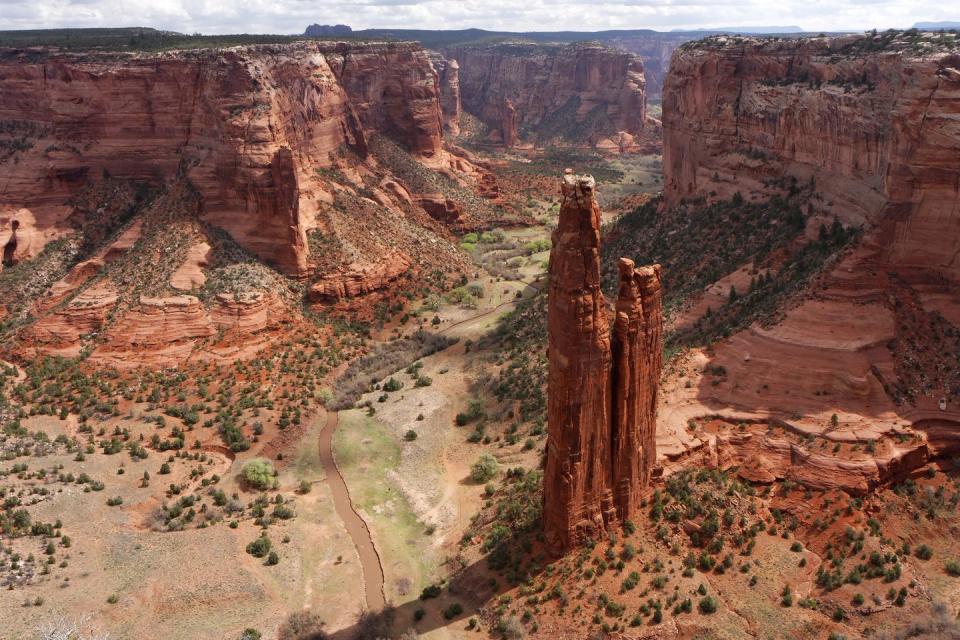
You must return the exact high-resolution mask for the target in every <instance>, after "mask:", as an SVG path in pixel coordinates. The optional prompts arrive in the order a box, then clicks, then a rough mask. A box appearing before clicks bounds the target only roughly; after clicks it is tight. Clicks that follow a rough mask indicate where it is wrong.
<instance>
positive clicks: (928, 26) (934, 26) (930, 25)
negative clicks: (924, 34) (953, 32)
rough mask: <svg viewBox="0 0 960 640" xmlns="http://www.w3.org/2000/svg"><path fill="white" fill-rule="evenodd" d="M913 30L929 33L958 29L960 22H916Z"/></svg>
mask: <svg viewBox="0 0 960 640" xmlns="http://www.w3.org/2000/svg"><path fill="white" fill-rule="evenodd" d="M913 28H914V29H925V30H930V31H940V30H944V29H960V22H957V21H956V20H943V21H941V22H916V23H914V25H913Z"/></svg>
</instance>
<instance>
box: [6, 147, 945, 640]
mask: <svg viewBox="0 0 960 640" xmlns="http://www.w3.org/2000/svg"><path fill="white" fill-rule="evenodd" d="M570 159H571V157H570V156H562V155H559V156H549V155H546V156H545V155H542V154H527V155H525V154H523V153H520V152H517V153H516V154H500V155H497V156H496V157H493V158H491V162H492V166H494V167H495V169H496V171H497V173H498V178H499V180H500V183H501V184H502V185H503V188H504V189H506V190H508V191H509V192H510V193H511V194H512V195H515V196H516V197H518V198H525V200H526V209H527V213H528V214H529V217H530V219H531V220H532V221H533V222H532V223H531V224H530V225H528V226H524V227H519V228H512V229H503V230H498V231H495V232H485V233H483V234H480V233H477V234H468V235H467V236H464V237H461V238H460V240H461V246H462V247H464V249H465V250H466V251H467V253H468V254H469V255H470V256H471V258H472V259H473V261H474V263H475V266H474V269H473V271H474V272H473V274H472V276H473V277H470V278H467V279H466V281H464V282H461V283H459V285H458V286H457V287H456V288H455V289H452V290H448V291H447V292H446V293H445V294H444V295H435V294H431V295H429V296H426V297H424V298H423V299H412V298H411V299H410V300H409V301H408V302H406V304H405V305H404V306H403V308H401V309H396V310H395V311H396V312H395V313H392V314H390V316H389V317H388V318H386V319H384V320H383V321H382V322H378V323H376V324H375V325H374V326H373V327H372V328H371V330H370V333H369V335H356V334H351V333H350V332H349V331H344V332H339V330H338V331H334V332H331V330H330V328H329V327H328V326H326V325H323V326H321V325H320V324H316V325H312V324H310V323H303V324H300V325H297V326H296V328H295V330H292V331H291V333H290V335H289V336H287V337H286V338H280V339H278V340H277V341H276V345H275V346H274V347H272V348H271V349H270V350H268V351H266V352H265V354H266V355H263V356H261V357H259V358H257V359H254V360H251V361H247V362H243V361H238V362H237V363H235V364H233V365H226V364H215V363H192V364H190V365H189V366H185V367H183V368H181V369H166V370H163V371H160V372H156V373H151V374H142V373H133V372H122V373H115V374H114V373H96V372H91V371H89V370H86V369H83V368H82V367H81V366H79V365H71V364H65V363H64V362H61V361H46V360H43V361H41V360H40V359H38V360H37V362H35V363H33V365H32V366H31V367H27V368H25V369H22V368H13V367H8V366H6V365H5V367H4V375H5V380H6V381H7V382H9V383H10V384H11V386H16V385H23V388H24V389H25V391H24V393H23V394H21V395H23V396H24V397H25V398H27V402H26V403H25V406H26V407H28V408H29V409H28V412H29V414H30V415H29V416H27V417H25V418H24V419H22V420H21V421H20V423H19V428H17V429H15V430H12V431H10V432H9V433H7V434H6V435H5V439H4V440H3V441H2V443H3V444H2V448H3V451H4V453H5V454H6V456H5V461H4V462H3V464H2V465H0V469H2V474H0V490H2V493H0V495H2V496H4V497H5V498H6V499H7V500H8V501H10V500H16V501H18V502H14V503H11V504H13V505H17V504H19V505H22V506H23V507H24V509H25V511H26V512H28V515H29V518H30V526H34V527H38V531H39V532H40V533H41V534H43V533H44V532H48V533H49V535H47V536H46V537H38V536H24V537H19V538H15V539H12V540H11V541H10V543H9V545H10V546H8V547H5V548H4V549H3V553H2V555H0V586H3V588H4V590H3V591H0V593H2V594H3V595H2V596H0V619H2V620H3V621H4V625H3V626H2V628H0V638H10V639H14V638H17V639H19V638H30V637H34V634H35V632H36V630H37V629H38V628H41V627H43V626H44V625H50V624H65V625H69V624H81V625H83V626H86V627H88V628H90V629H94V628H96V629H101V630H104V631H109V633H110V637H117V638H164V639H177V638H183V639H188V638H189V639H195V638H211V639H213V638H216V639H220V638H223V639H228V638H238V637H240V636H241V634H242V633H243V632H244V630H245V629H247V628H254V629H257V630H258V631H260V632H262V633H263V634H264V637H267V638H283V639H292V638H299V637H324V636H322V635H319V633H320V632H323V633H326V634H328V636H329V637H332V638H338V639H343V640H346V639H347V638H355V637H360V638H373V637H378V636H380V635H384V636H389V637H399V636H400V635H401V634H403V633H405V632H407V631H408V630H411V629H412V630H414V631H415V632H416V633H417V634H419V637H422V638H430V639H435V640H442V639H456V638H467V637H507V638H520V637H526V636H529V637H542V638H586V637H591V638H592V637H611V638H670V637H681V638H824V639H825V638H828V637H831V638H841V637H845V638H854V637H866V636H879V635H882V633H883V632H886V631H889V630H891V629H896V628H899V627H902V626H905V625H907V624H908V623H910V622H912V621H916V620H921V619H929V620H933V621H935V620H936V619H937V617H936V616H937V615H939V614H937V613H936V611H938V610H937V609H935V605H944V606H945V607H947V609H949V610H950V611H955V610H956V609H957V608H958V607H960V586H958V585H960V581H958V580H960V579H958V578H957V577H956V576H955V573H960V565H956V562H955V561H956V560H957V559H960V542H958V540H960V536H958V535H957V534H958V532H960V518H958V516H957V504H958V502H960V487H958V484H957V481H956V462H955V461H954V460H953V459H952V458H951V456H950V455H949V454H944V455H941V456H939V457H937V458H936V459H935V460H931V461H927V459H926V458H923V459H920V458H919V457H918V456H917V455H916V452H917V451H919V450H920V448H921V445H923V446H926V445H927V444H928V443H933V445H934V446H935V447H940V448H941V449H942V450H943V451H945V452H949V451H951V448H950V447H951V446H952V442H951V441H950V439H949V430H948V429H946V428H945V427H946V426H948V425H952V424H956V422H957V421H958V420H960V416H958V415H957V414H956V413H955V412H953V410H952V409H951V410H948V411H946V412H940V411H934V410H933V409H932V408H931V409H930V410H917V411H915V412H913V413H911V412H909V411H905V410H904V411H901V410H897V409H895V408H891V407H890V406H887V405H883V410H882V411H881V410H874V409H875V405H872V404H871V399H872V398H873V397H874V396H871V395H870V394H871V393H872V392H873V391H875V390H873V391H871V389H870V388H869V384H868V383H866V382H865V383H863V385H866V386H865V387H864V388H865V389H866V390H865V391H864V392H863V393H862V394H861V395H860V396H858V399H857V401H856V402H849V403H846V404H844V406H843V407H842V408H837V407H838V404H837V403H833V402H831V401H830V396H821V395H820V393H819V387H818V386H817V380H815V379H812V377H811V379H800V378H799V376H798V377H797V378H795V379H794V380H793V382H794V384H793V385H792V386H791V387H787V386H785V385H783V384H782V380H783V376H782V375H779V374H780V373H782V372H777V371H776V369H777V368H778V366H779V365H782V364H783V363H784V362H785V361H786V360H787V359H788V355H784V353H785V352H788V351H790V350H791V349H797V350H800V351H803V348H801V347H805V348H809V347H810V344H811V340H814V339H815V338H816V339H819V340H821V341H824V340H825V341H827V342H829V343H830V344H828V345H826V347H828V348H829V349H830V354H832V355H831V356H830V358H831V360H832V361H827V362H824V363H823V365H824V367H825V368H826V369H830V367H833V368H834V369H835V370H836V371H838V373H836V374H835V375H834V377H835V378H839V377H842V375H843V374H842V372H843V371H844V370H845V368H844V366H841V364H838V361H839V360H842V359H843V358H849V359H856V358H857V357H858V355H857V354H858V353H859V352H860V350H862V349H863V348H867V347H870V346H871V345H874V344H875V343H876V342H877V340H878V339H880V338H878V337H877V336H880V337H882V336H885V335H886V333H887V332H888V331H889V326H888V325H889V323H890V322H892V320H890V319H889V318H887V317H885V316H884V315H883V314H880V313H877V314H867V313H864V314H863V315H862V317H861V318H860V319H858V321H857V323H856V324H851V326H850V335H831V336H828V337H826V338H825V337H823V336H820V337H819V338H817V335H816V331H810V330H807V331H804V330H803V327H804V326H806V327H809V326H815V325H816V322H817V321H818V319H821V320H820V321H822V318H823V317H829V316H830V314H836V313H842V309H841V310H840V311H838V310H837V309H833V308H831V305H830V303H829V302H808V303H805V305H804V306H802V307H801V311H800V313H801V314H802V315H801V316H794V318H799V319H795V320H794V322H795V324H791V323H790V322H786V323H783V324H780V325H778V326H777V327H775V328H774V329H764V328H763V327H760V326H756V327H754V328H752V329H750V330H749V331H748V332H744V333H741V334H736V335H735V336H734V338H733V339H731V340H728V341H723V342H720V343H717V344H716V345H712V346H710V347H704V348H685V349H682V350H680V351H679V353H677V354H675V355H673V357H672V359H670V362H669V366H668V367H667V368H666V370H665V373H664V380H663V388H662V392H661V401H660V408H659V412H660V422H659V427H658V434H657V440H658V450H659V453H660V467H661V474H662V477H661V478H660V479H659V480H658V481H657V491H656V493H655V494H654V495H653V496H652V497H651V498H650V500H649V504H648V506H649V511H650V517H649V519H645V520H644V521H643V522H635V523H629V524H628V525H627V526H626V527H625V529H624V531H623V532H622V534H621V535H615V536H611V537H610V538H609V539H606V540H597V541H595V544H593V545H590V546H588V547H586V548H584V549H583V550H582V551H579V552H577V553H574V554H571V555H570V556H568V557H566V558H564V559H562V560H559V561H554V560H552V559H551V558H549V557H548V556H547V555H546V554H545V553H544V551H543V550H542V547H541V541H540V540H539V539H538V537H537V535H536V531H535V529H533V528H531V527H530V526H529V525H530V523H531V522H535V521H536V518H537V517H538V513H539V511H538V509H539V504H540V487H539V464H540V456H541V454H542V452H543V448H544V445H545V438H546V436H545V429H544V425H543V421H542V418H541V417H540V416H541V415H542V404H543V401H544V394H545V387H544V385H543V384H542V378H541V377H539V376H542V370H543V364H542V358H543V354H540V353H537V352H536V348H535V347H536V345H538V344H540V343H538V342H537V340H538V337H537V334H536V332H537V331H538V328H537V322H536V321H534V320H532V318H534V317H535V316H537V314H538V313H539V314H540V315H541V316H542V311H543V308H542V306H538V305H541V304H542V300H543V296H542V295H541V291H542V289H543V287H544V286H545V279H544V276H545V272H546V267H547V259H548V256H549V246H550V244H549V235H550V230H551V228H552V226H553V225H554V224H555V221H556V212H557V208H558V200H559V194H558V188H557V176H558V175H559V172H560V169H561V168H562V166H563V164H565V163H566V161H568V160H570ZM573 159H575V160H580V161H581V162H584V163H585V164H588V165H592V166H584V167H578V169H580V170H583V171H592V172H593V173H595V175H596V176H597V178H598V184H599V187H598V191H599V194H600V197H601V203H602V205H603V209H604V211H605V216H606V217H605V222H611V223H612V222H614V221H615V220H616V219H617V217H618V216H619V215H620V213H622V212H624V211H628V210H632V209H634V208H635V207H637V206H639V205H641V204H642V203H643V202H644V201H646V200H647V199H649V198H650V197H651V194H654V193H656V192H658V191H660V189H661V185H662V178H661V175H660V169H661V162H660V158H659V157H652V156H621V157H618V158H614V159H610V158H600V157H595V156H593V155H590V156H589V157H588V158H586V159H584V158H583V157H582V156H575V157H574V158H573ZM726 278H727V279H726V280H722V281H720V282H719V283H718V284H713V285H711V287H709V288H707V289H705V290H703V291H702V292H700V293H699V294H698V295H697V296H694V298H695V302H694V303H693V304H691V305H689V306H688V307H686V309H685V310H684V311H683V312H682V313H680V314H678V315H677V316H675V318H674V322H676V323H678V324H681V325H682V323H683V322H684V321H685V319H684V318H685V317H686V316H689V317H687V318H686V321H687V322H689V323H690V324H692V323H693V322H694V321H695V319H696V318H697V317H699V316H700V315H702V314H703V313H705V311H706V308H707V307H710V306H713V307H714V308H716V307H718V306H719V305H720V304H721V303H722V301H723V299H724V298H725V296H726V292H727V291H728V289H729V286H730V284H731V283H733V284H735V285H737V286H740V287H745V285H748V284H749V282H750V278H751V274H750V273H749V268H748V267H744V271H743V273H739V274H738V272H737V271H735V272H733V273H731V274H730V275H729V276H727V277H726ZM704 300H706V301H708V302H706V303H703V301H704ZM711 300H712V301H713V302H709V301H711ZM684 314H686V316H684ZM804 319H806V324H804V322H803V321H804ZM423 329H426V330H429V331H430V332H432V333H435V334H437V335H439V336H442V337H443V338H444V339H445V340H443V342H442V343H440V344H438V346H439V348H438V349H428V350H425V351H432V352H431V353H428V354H427V353H425V351H419V350H418V349H419V347H418V346H417V340H418V338H417V336H418V335H419V334H420V332H421V330H423ZM541 338H542V336H541ZM745 341H747V342H749V344H745ZM531 345H532V346H533V347H532V351H531V350H530V348H531ZM798 345H799V346H798ZM819 346H820V347H824V345H823V344H820V345H819ZM377 349H380V351H377ZM807 350H809V349H807ZM370 351H373V353H374V354H375V355H376V356H377V357H375V358H373V360H372V361H371V362H369V363H368V365H369V366H367V365H364V364H363V363H360V364H357V363H356V362H355V361H353V360H352V358H353V356H354V355H355V354H359V353H363V352H370ZM411 354H412V355H411ZM764 359H766V360H769V361H770V365H769V367H770V369H771V370H772V373H771V375H770V380H769V381H768V380H760V379H753V378H751V379H750V383H749V387H748V385H747V381H746V374H744V378H740V377H738V376H737V369H736V366H737V364H738V363H743V362H744V361H745V360H746V361H748V362H754V363H755V362H756V361H758V360H764ZM361 360H362V359H361ZM351 362H353V364H350V363H351ZM383 362H390V363H395V365H396V366H390V367H388V369H389V370H387V371H384V370H382V363H383ZM790 362H791V363H792V364H791V366H792V367H794V369H797V368H798V367H801V365H800V364H797V361H796V360H795V359H794V360H790ZM321 364H322V373H321V368H320V365H321ZM810 364H811V363H809V362H807V363H806V365H810ZM806 365H804V366H806ZM351 367H353V368H352V369H351ZM347 374H349V375H350V376H352V377H351V378H345V377H344V376H346V375H347ZM822 375H823V376H827V375H828V373H822ZM347 379H354V380H361V381H362V383H363V384H362V388H363V390H364V393H360V394H358V396H357V397H356V398H355V399H353V401H352V402H351V403H350V404H352V405H353V407H354V408H346V409H342V410H339V411H336V410H334V409H333V408H332V407H333V406H334V405H335V404H336V403H335V402H333V401H332V400H333V398H334V397H335V396H336V395H337V394H338V393H339V392H341V391H342V389H338V388H337V384H338V381H339V382H342V381H344V380H347ZM771 381H772V382H771ZM34 382H36V384H34ZM851 384H854V383H851ZM264 388H269V395H268V394H267V393H266V392H264V391H262V389H264ZM27 389H31V391H26V390H27ZM798 389H801V390H805V391H803V393H800V391H798ZM814 391H817V393H816V394H814V393H813V392H814ZM791 393H795V394H797V395H802V396H803V397H804V398H805V400H804V402H801V403H794V404H791V403H790V402H789V401H788V400H789V399H790V394H791ZM70 394H80V395H82V396H83V397H85V398H90V399H91V406H95V408H96V418H95V419H94V420H88V421H79V420H78V418H77V416H76V415H73V414H70V413H61V414H59V415H56V413H55V412H54V411H52V410H50V411H48V410H47V408H48V407H51V406H53V405H54V404H55V401H56V399H57V398H60V397H63V396H64V395H70ZM758 395H759V396H761V397H762V398H763V401H762V402H757V401H756V399H755V398H756V397H757V396H758ZM307 396H309V400H310V401H311V402H308V401H307V400H308V398H307ZM811 398H814V400H811ZM313 401H317V402H319V403H320V404H324V405H326V406H327V408H326V409H321V408H314V404H312V402H313ZM784 407H787V408H784ZM236 423H242V424H244V425H253V433H254V434H255V435H254V437H253V438H252V439H251V442H250V447H249V449H248V450H245V451H242V452H236V453H235V452H233V451H231V450H230V449H229V448H227V447H225V446H224V442H223V438H222V437H221V435H220V433H219V431H221V430H222V429H220V428H219V427H227V428H229V425H231V424H236ZM213 427H218V428H213ZM75 439H76V442H79V443H81V444H76V443H75ZM177 441H179V444H180V446H175V444H176V442H177ZM147 445H149V446H147ZM484 456H492V457H493V459H494V460H495V461H496V462H495V465H494V467H493V469H492V470H490V469H488V470H487V471H484V470H483V469H482V468H481V469H479V470H478V469H477V468H476V467H475V465H476V463H477V462H478V461H479V460H481V458H483V457H484ZM253 459H263V460H269V461H270V463H271V464H272V466H273V468H274V469H275V472H276V475H275V481H273V482H271V483H270V484H269V485H268V486H265V487H262V488H260V489H258V488H254V487H251V485H250V483H249V482H248V481H247V480H246V479H245V478H244V468H245V465H246V464H247V463H248V462H249V461H250V460H253ZM264 539H266V540H269V544H267V543H265V542H262V541H263V540H264ZM270 552H273V553H275V556H274V555H270ZM954 569H956V571H954ZM384 603H388V604H389V605H390V607H388V610H387V613H382V612H381V609H382V607H383V604H384ZM365 612H366V613H365ZM932 612H933V613H932ZM311 634H314V635H311Z"/></svg>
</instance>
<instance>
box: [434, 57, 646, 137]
mask: <svg viewBox="0 0 960 640" xmlns="http://www.w3.org/2000/svg"><path fill="white" fill-rule="evenodd" d="M444 55H445V56H446V57H447V59H450V60H456V61H457V63H458V65H459V81H460V82H459V85H460V95H461V100H462V102H463V108H464V110H466V111H468V112H470V113H472V114H473V115H475V116H477V117H478V118H480V120H482V121H483V122H484V123H485V124H487V125H488V126H489V127H490V129H491V133H492V135H493V136H494V139H495V140H496V141H498V142H509V140H505V138H509V137H510V126H511V120H510V119H511V118H512V117H514V115H515V122H516V128H517V131H518V133H519V137H520V138H521V139H529V140H530V141H532V142H538V143H541V144H546V143H549V142H554V141H565V142H567V143H576V144H597V143H599V142H601V141H604V140H612V139H613V140H620V138H621V137H623V136H626V137H628V138H629V139H630V140H631V141H632V139H633V138H635V137H640V136H641V135H643V134H644V133H646V129H645V127H647V111H646V106H647V103H646V79H645V78H644V75H643V64H642V63H641V62H640V59H639V58H638V57H636V56H635V55H632V54H630V53H627V52H624V51H616V50H614V49H610V48H608V47H604V46H600V45H596V44H571V45H534V44H496V45H477V46H460V47H450V48H447V49H444ZM507 105H510V106H512V107H513V109H514V110H515V114H514V113H512V112H511V109H510V108H508V107H507ZM624 144H629V141H628V142H625V143H624Z"/></svg>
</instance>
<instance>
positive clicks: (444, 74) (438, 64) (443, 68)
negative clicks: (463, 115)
mask: <svg viewBox="0 0 960 640" xmlns="http://www.w3.org/2000/svg"><path fill="white" fill-rule="evenodd" d="M430 62H431V63H433V68H434V69H435V70H436V72H437V81H438V83H439V85H440V110H441V113H442V116H443V129H444V131H446V132H447V133H449V134H450V135H452V136H458V135H460V109H461V103H460V63H459V62H457V61H456V60H447V59H446V58H444V57H443V56H442V55H441V54H440V53H438V52H436V51H432V52H430Z"/></svg>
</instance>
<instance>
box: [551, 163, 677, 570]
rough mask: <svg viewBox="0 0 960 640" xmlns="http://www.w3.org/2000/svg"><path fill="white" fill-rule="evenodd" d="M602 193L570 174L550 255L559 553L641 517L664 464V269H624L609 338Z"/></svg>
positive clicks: (554, 526)
mask: <svg viewBox="0 0 960 640" xmlns="http://www.w3.org/2000/svg"><path fill="white" fill-rule="evenodd" d="M594 187H595V184H594V180H593V178H591V177H589V176H574V175H573V174H572V173H571V172H569V170H568V172H567V174H566V175H565V176H564V178H563V182H562V184H561V193H562V196H563V205H562V207H561V209H560V219H559V222H558V225H557V228H556V230H555V231H554V234H553V248H552V250H551V252H550V296H549V307H548V331H549V345H548V355H549V374H548V382H547V385H548V386H547V417H548V428H549V439H548V445H547V461H546V471H545V475H544V514H543V522H544V531H545V536H546V543H547V546H548V548H549V549H550V550H551V551H552V552H554V553H562V552H563V551H565V550H567V549H569V548H571V547H572V546H574V545H576V544H578V543H579V542H581V541H583V540H585V539H587V538H594V539H597V538H598V537H599V535H600V534H601V533H603V532H604V531H607V530H609V529H610V528H612V527H613V526H615V525H616V524H617V523H618V522H622V521H623V520H627V519H631V518H633V517H634V516H635V515H636V514H637V513H638V511H639V509H640V503H641V499H642V494H643V492H644V490H645V489H646V488H647V487H648V486H649V482H650V477H651V473H652V468H653V464H654V461H655V460H656V444H655V439H654V437H655V431H656V396H657V386H658V384H659V379H660V364H661V352H662V349H663V343H662V336H661V331H662V329H661V326H662V317H661V316H662V311H661V299H660V268H659V266H653V267H645V268H642V269H636V268H634V265H633V263H632V262H631V261H629V260H623V261H621V263H620V277H621V281H620V294H619V299H618V300H617V303H616V308H615V315H614V321H613V332H612V337H611V330H610V321H609V319H608V314H609V310H608V305H607V302H606V300H605V298H604V295H603V292H602V291H601V290H600V209H599V207H598V206H597V202H596V199H595V195H594Z"/></svg>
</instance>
